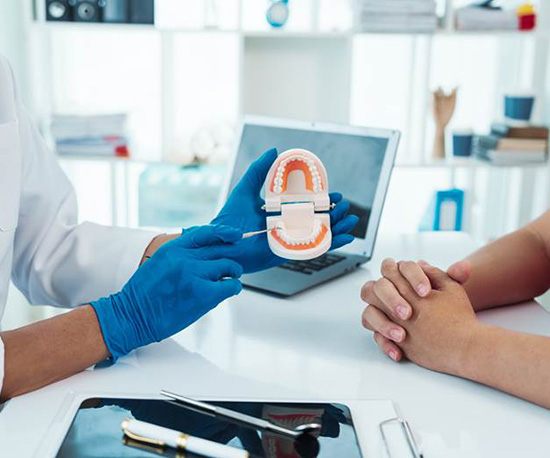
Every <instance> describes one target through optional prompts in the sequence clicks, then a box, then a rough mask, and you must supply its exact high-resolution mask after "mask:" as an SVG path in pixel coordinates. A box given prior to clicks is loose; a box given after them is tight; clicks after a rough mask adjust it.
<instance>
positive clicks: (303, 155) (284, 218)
mask: <svg viewBox="0 0 550 458" xmlns="http://www.w3.org/2000/svg"><path fill="white" fill-rule="evenodd" d="M265 187H266V211H267V212H268V213H279V214H277V215H272V216H268V217H267V229H268V233H267V239H268V242H269V247H270V248H271V251H273V253H274V254H276V255H277V256H280V257H282V258H285V259H293V260H307V259H313V258H317V257H319V256H321V255H322V254H324V253H326V252H327V251H328V249H329V248H330V245H331V243H332V233H331V230H330V215H329V214H328V210H329V209H330V199H329V196H328V176H327V172H326V170H325V167H324V165H323V163H322V162H321V161H320V160H319V158H318V157H317V156H315V154H313V153H312V152H310V151H307V150H304V149H291V150H288V151H285V152H284V153H281V154H280V155H279V157H278V158H277V160H276V161H275V162H274V163H273V165H272V166H271V169H270V170H269V173H268V174H267V178H266V186H265ZM320 212H324V213H320Z"/></svg>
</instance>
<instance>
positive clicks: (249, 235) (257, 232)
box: [243, 226, 281, 239]
mask: <svg viewBox="0 0 550 458" xmlns="http://www.w3.org/2000/svg"><path fill="white" fill-rule="evenodd" d="M273 229H281V227H280V226H275V227H272V228H271V229H264V230H263V231H253V232H245V233H244V234H243V239H249V238H250V237H255V236H257V235H260V234H267V233H268V232H269V231H271V230H273Z"/></svg>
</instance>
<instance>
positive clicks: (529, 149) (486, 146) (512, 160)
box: [474, 123, 548, 165]
mask: <svg viewBox="0 0 550 458" xmlns="http://www.w3.org/2000/svg"><path fill="white" fill-rule="evenodd" d="M474 151H475V154H476V155H477V157H479V158H480V159H483V160H486V161H489V162H491V163H493V164H495V165H521V164H532V163H539V162H545V161H546V159H547V154H548V127H545V126H522V127H518V126H510V125H508V124H505V123H493V125H492V126H491V133H490V134H489V135H480V136H478V137H477V138H476V140H475V145H474Z"/></svg>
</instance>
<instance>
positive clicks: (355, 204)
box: [229, 124, 389, 238]
mask: <svg viewBox="0 0 550 458" xmlns="http://www.w3.org/2000/svg"><path fill="white" fill-rule="evenodd" d="M388 141H389V140H388V138H382V137H366V136H362V135H357V134H350V133H336V132H323V131H315V130H299V129H290V128H285V127H273V126H263V125H254V124H245V125H244V127H243V132H242V136H241V142H240V145H239V150H238V152H237V158H236V160H235V168H234V170H233V175H232V177H231V182H230V186H229V189H230V190H231V189H233V187H234V186H235V185H236V184H237V182H238V181H239V179H240V178H241V176H242V175H243V173H244V172H245V170H246V169H247V167H248V165H249V164H250V163H251V162H252V161H253V160H254V159H256V158H257V157H258V156H259V155H260V154H261V153H262V152H264V151H266V150H268V149H270V148H273V147H275V148H277V149H278V151H279V153H282V152H283V151H286V150H288V149H291V148H303V149H307V150H309V151H311V152H313V153H315V154H316V155H317V156H318V157H319V158H320V159H321V161H323V163H324V164H325V167H326V169H327V173H328V177H329V188H330V190H331V191H338V192H341V193H342V194H343V195H344V197H345V198H346V199H347V200H348V201H349V202H350V204H351V209H350V213H352V214H354V215H357V216H358V217H359V223H358V224H357V226H356V228H355V230H354V232H353V235H354V236H355V237H358V238H365V236H366V234H367V228H368V224H369V218H370V214H371V209H372V207H373V203H374V199H375V195H376V189H377V186H378V181H379V179H380V173H381V171H382V166H383V163H384V157H385V153H386V148H387V145H388Z"/></svg>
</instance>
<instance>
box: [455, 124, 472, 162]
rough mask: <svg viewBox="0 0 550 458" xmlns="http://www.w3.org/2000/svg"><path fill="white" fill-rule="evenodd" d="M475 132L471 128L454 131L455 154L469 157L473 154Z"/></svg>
mask: <svg viewBox="0 0 550 458" xmlns="http://www.w3.org/2000/svg"><path fill="white" fill-rule="evenodd" d="M473 140H474V133H473V131H471V130H460V131H459V130H456V131H454V132H453V156H456V157H468V156H471V155H472V145H473Z"/></svg>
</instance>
